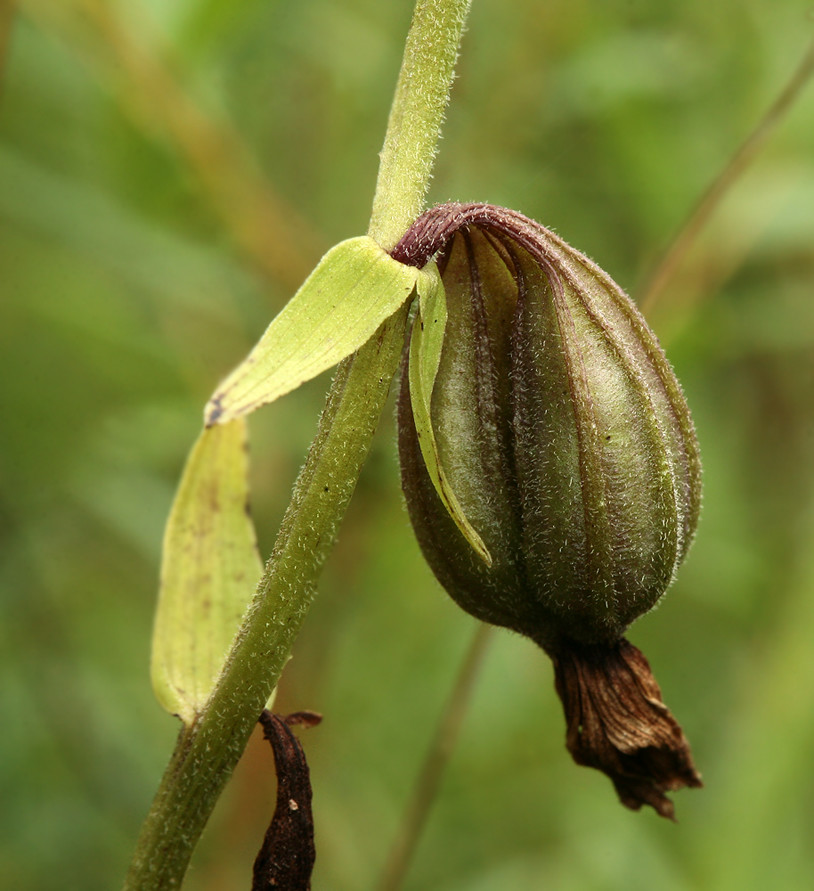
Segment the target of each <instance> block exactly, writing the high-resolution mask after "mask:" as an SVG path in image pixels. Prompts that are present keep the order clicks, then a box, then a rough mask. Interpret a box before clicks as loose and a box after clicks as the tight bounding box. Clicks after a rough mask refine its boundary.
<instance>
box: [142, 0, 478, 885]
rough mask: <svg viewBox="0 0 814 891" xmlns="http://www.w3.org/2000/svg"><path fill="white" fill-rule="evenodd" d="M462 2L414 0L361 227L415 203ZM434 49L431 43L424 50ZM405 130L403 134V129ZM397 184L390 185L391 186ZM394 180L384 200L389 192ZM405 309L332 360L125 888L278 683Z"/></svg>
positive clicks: (200, 802) (383, 389) (394, 219)
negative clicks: (219, 668) (306, 445)
mask: <svg viewBox="0 0 814 891" xmlns="http://www.w3.org/2000/svg"><path fill="white" fill-rule="evenodd" d="M468 9H469V0H418V3H417V4H416V8H415V12H414V15H413V21H412V24H411V26H410V33H409V35H408V39H407V44H406V46H405V52H404V61H403V64H402V69H401V73H400V75H399V80H398V85H397V87H396V97H395V100H394V104H393V108H394V110H396V109H398V112H397V113H395V112H394V113H393V114H391V117H390V121H389V124H388V129H387V134H386V136H385V146H384V149H383V151H382V161H381V169H380V173H379V179H378V183H377V190H376V197H375V199H374V210H373V214H372V218H371V223H370V229H369V232H370V233H371V235H373V236H374V237H375V238H377V239H378V240H379V241H380V243H381V244H382V245H383V246H384V247H390V246H392V245H394V244H395V243H396V241H397V240H398V238H399V237H400V235H401V234H402V233H403V231H404V229H405V228H406V226H407V225H409V223H410V222H412V218H413V217H412V216H411V214H415V213H417V211H418V210H419V209H420V208H421V206H422V203H423V200H424V196H425V194H426V190H427V187H428V185H429V178H430V171H431V162H427V158H428V157H429V158H431V157H432V155H433V154H434V151H435V144H436V142H437V139H438V135H439V132H440V126H441V121H442V118H443V112H444V109H445V107H446V103H447V99H448V95H449V89H450V86H451V83H452V74H453V69H454V64H455V59H456V57H457V52H458V45H459V41H460V38H461V33H462V31H463V24H464V21H465V18H466V15H467V12H468ZM430 48H431V50H430ZM405 129H407V130H408V131H409V133H410V140H409V141H408V140H407V139H406V138H405V136H404V130H405ZM394 183H395V184H399V185H398V187H395V186H393V185H392V184H394ZM390 188H394V189H395V191H394V195H393V199H392V201H391V200H390V199H389V198H388V197H387V194H384V195H382V194H381V193H382V191H384V192H385V193H387V192H388V190H389V189H390ZM406 319H407V307H405V308H404V309H403V310H401V311H399V312H398V313H397V314H396V315H395V316H393V317H392V318H391V319H390V320H389V321H388V322H386V323H385V324H384V325H383V326H382V327H381V328H380V329H379V332H378V333H377V334H376V335H374V337H373V338H372V339H371V340H370V341H369V342H368V343H367V344H366V345H365V346H364V347H362V349H360V350H359V351H358V352H357V353H356V355H355V356H354V357H352V358H351V359H350V360H347V361H345V362H344V363H342V365H340V367H339V370H338V372H337V374H336V377H335V379H334V382H333V384H332V386H331V390H330V393H329V395H328V401H327V404H326V407H325V411H324V412H323V415H322V418H321V419H320V424H319V429H318V431H317V435H316V438H315V439H314V442H313V444H312V446H311V449H310V451H309V453H308V458H307V459H306V463H305V466H304V467H303V469H302V472H301V473H300V476H299V478H298V480H297V483H296V485H295V488H294V494H293V497H292V500H291V504H290V505H289V507H288V510H287V512H286V516H285V518H284V520H283V524H282V527H281V529H280V533H279V536H278V539H277V543H276V545H275V547H274V551H273V553H272V555H271V558H270V559H269V562H268V564H267V566H266V571H265V573H264V575H263V578H262V580H261V582H260V584H259V586H258V590H257V594H256V595H255V598H254V600H253V602H252V606H251V608H250V610H249V613H248V615H247V618H246V620H245V621H244V624H243V627H242V629H241V632H240V634H239V636H238V639H237V641H236V643H235V645H234V647H233V648H232V651H231V653H230V656H229V659H228V661H227V664H226V667H225V668H224V671H223V674H222V675H221V677H220V679H219V681H218V684H217V686H216V687H215V689H214V691H213V693H212V696H211V697H210V699H209V701H208V703H207V705H206V708H205V709H204V711H203V712H202V714H201V715H200V716H199V717H198V719H197V720H196V721H195V723H193V724H192V725H191V726H190V727H188V728H185V729H183V730H182V731H181V733H180V735H179V738H178V742H177V744H176V748H175V751H174V752H173V755H172V758H171V760H170V763H169V765H168V767H167V769H166V771H165V773H164V777H163V779H162V781H161V785H160V786H159V789H158V792H157V793H156V797H155V799H154V801H153V805H152V808H151V810H150V812H149V814H148V816H147V819H146V820H145V823H144V825H143V827H142V832H141V835H140V837H139V840H138V843H137V846H136V851H135V854H134V857H133V861H132V863H131V867H130V871H129V873H128V876H127V879H126V880H125V886H124V887H125V889H127V891H136V889H138V891H166V889H172V888H178V887H180V885H181V882H182V880H183V876H184V873H185V872H186V869H187V866H188V863H189V859H190V857H191V855H192V851H193V849H194V847H195V845H196V843H197V841H198V838H199V837H200V835H201V832H202V831H203V828H204V826H205V824H206V822H207V820H208V818H209V815H210V813H211V812H212V809H213V808H214V806H215V803H216V801H217V799H218V797H219V795H220V793H221V790H222V789H223V786H224V785H225V783H226V781H227V779H228V778H229V776H230V774H231V772H232V770H233V769H234V766H235V764H236V763H237V761H238V759H239V758H240V755H241V753H242V752H243V749H244V748H245V746H246V743H247V741H248V738H249V735H250V734H251V731H252V729H253V727H254V725H255V723H256V722H257V717H258V715H259V714H260V712H261V711H262V709H263V705H264V704H265V701H266V699H267V697H268V695H269V693H270V691H271V690H272V688H273V687H274V686H275V684H276V683H277V681H278V679H279V676H280V673H281V672H282V669H283V667H284V666H285V664H286V662H287V660H288V654H289V651H290V649H291V646H292V644H293V641H294V639H295V638H296V636H297V634H298V632H299V630H300V627H301V625H302V622H303V620H304V618H305V615H306V613H307V612H308V609H309V607H310V605H311V602H312V600H313V597H314V594H315V588H316V581H317V578H318V576H319V573H320V570H321V568H322V564H323V563H324V560H325V557H326V556H327V553H328V551H329V549H330V546H331V544H332V543H333V539H334V536H335V533H336V530H337V527H338V524H339V522H340V520H341V518H342V516H343V514H344V512H345V509H346V507H347V505H348V502H349V500H350V497H351V495H352V493H353V490H354V487H355V485H356V481H357V479H358V476H359V472H360V471H361V467H362V464H363V463H364V460H365V458H366V456H367V452H368V449H369V447H370V442H371V439H372V437H373V433H374V431H375V429H376V426H377V424H378V420H379V417H380V415H381V412H382V410H383V407H384V403H385V400H386V398H387V393H388V390H389V388H390V381H391V379H392V377H393V375H394V374H395V371H396V368H397V366H398V362H399V357H400V355H401V351H402V347H403V343H404V333H405V329H406Z"/></svg>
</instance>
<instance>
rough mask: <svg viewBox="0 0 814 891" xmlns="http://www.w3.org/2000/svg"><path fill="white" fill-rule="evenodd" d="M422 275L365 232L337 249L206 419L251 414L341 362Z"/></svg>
mask: <svg viewBox="0 0 814 891" xmlns="http://www.w3.org/2000/svg"><path fill="white" fill-rule="evenodd" d="M422 276H423V273H420V272H419V271H418V270H417V269H415V268H411V267H409V266H404V265H402V264H401V263H397V262H396V261H395V260H393V259H392V257H390V256H389V255H388V254H387V253H385V251H383V250H382V249H381V248H380V247H379V246H378V245H377V244H376V242H375V241H373V239H372V238H369V237H368V236H365V235H363V236H360V237H359V238H351V239H349V240H348V241H342V242H340V243H339V244H337V245H336V246H335V247H333V248H331V250H329V251H328V253H327V254H325V256H324V257H323V258H322V260H320V262H319V264H318V265H317V267H316V269H314V271H313V272H312V273H311V275H309V276H308V278H307V279H306V280H305V282H304V284H303V285H302V287H301V288H300V289H299V291H297V293H296V294H295V295H294V296H293V297H292V298H291V300H290V301H289V302H288V303H287V304H286V306H285V308H284V309H283V310H282V312H280V314H279V315H278V316H277V317H276V318H275V319H274V320H273V321H272V323H271V324H270V325H269V326H268V328H267V329H266V332H265V334H264V335H263V336H262V338H261V339H260V341H259V343H258V344H257V346H255V348H254V349H253V350H252V351H251V353H250V354H249V356H248V357H247V358H246V359H245V361H244V362H243V363H242V364H241V365H239V366H238V367H237V368H236V369H235V370H234V371H233V372H232V373H231V374H230V375H229V377H227V378H226V380H225V381H223V383H222V384H221V385H220V386H219V387H218V389H217V390H216V392H215V394H214V395H213V396H212V398H211V399H210V400H209V404H208V405H207V406H206V412H205V420H206V425H207V426H211V425H212V424H225V423H226V422H227V421H230V420H232V419H233V418H238V417H241V416H242V415H246V414H249V413H250V412H253V411H254V410H255V409H257V408H260V406H262V405H267V404H268V403H269V402H273V401H274V400H275V399H279V398H280V396H284V395H285V394H286V393H289V392H291V390H294V389H296V388H297V387H298V386H299V385H300V384H302V383H305V381H308V380H311V379H312V378H314V377H316V376H317V375H318V374H321V373H322V372H323V371H326V370H327V369H329V368H331V367H333V366H334V365H336V364H337V362H340V361H341V360H342V359H344V358H346V357H347V356H349V355H350V354H351V353H353V352H354V351H355V350H357V349H358V348H359V347H360V346H362V344H364V343H366V342H367V341H368V340H369V339H370V338H371V337H372V335H373V333H374V332H375V331H376V329H377V328H378V327H379V325H381V324H382V322H384V321H385V319H388V318H389V317H390V316H391V315H393V313H394V312H395V311H396V310H397V309H398V308H399V307H400V306H401V305H402V304H403V303H404V302H405V301H406V300H408V299H409V297H410V295H411V294H412V293H413V289H414V288H415V287H416V285H417V283H418V281H419V279H421V278H422Z"/></svg>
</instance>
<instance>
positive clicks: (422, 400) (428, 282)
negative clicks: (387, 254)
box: [409, 266, 492, 566]
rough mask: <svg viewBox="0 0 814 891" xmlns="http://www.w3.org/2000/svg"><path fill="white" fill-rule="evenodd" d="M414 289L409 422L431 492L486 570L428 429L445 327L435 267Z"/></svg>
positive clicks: (487, 558) (481, 547)
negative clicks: (411, 421)
mask: <svg viewBox="0 0 814 891" xmlns="http://www.w3.org/2000/svg"><path fill="white" fill-rule="evenodd" d="M417 288H418V297H419V307H418V312H417V313H416V317H415V320H414V322H413V333H412V336H411V338H410V365H409V377H410V381H409V382H410V399H411V401H412V404H413V419H414V420H415V426H416V431H417V433H418V442H419V444H420V446H421V455H422V457H423V458H424V464H425V465H426V467H427V472H428V473H429V475H430V479H431V480H432V483H433V485H434V486H435V491H436V492H437V493H438V497H439V498H440V499H441V501H442V502H443V503H444V506H445V507H446V509H447V511H448V512H449V515H450V516H451V517H452V519H453V520H454V521H455V524H456V525H457V527H458V528H459V529H460V530H461V533H462V534H463V536H464V538H465V539H466V540H467V541H468V542H469V544H470V545H472V547H473V548H474V549H475V551H476V553H477V554H478V556H479V557H480V558H481V559H482V560H483V561H484V562H485V563H486V564H487V566H491V565H492V557H491V555H490V554H489V551H488V550H487V548H486V545H485V544H484V543H483V540H482V539H481V537H480V535H478V533H477V532H476V531H475V529H474V528H473V527H472V524H471V523H470V522H469V520H467V518H466V515H465V514H464V511H463V508H462V507H461V505H460V502H459V501H458V499H457V497H456V496H455V492H454V491H453V490H452V486H451V484H450V482H449V479H448V478H447V475H446V474H445V473H444V468H443V466H442V463H441V456H440V454H439V450H438V442H437V440H436V438H435V433H434V431H433V428H432V416H431V405H432V391H433V387H434V386H435V377H436V375H437V374H438V365H439V362H440V361H441V348H442V346H443V343H444V329H445V327H446V323H447V302H446V294H445V292H444V285H443V283H442V282H441V277H440V276H439V275H438V270H437V269H436V268H435V266H431V267H427V268H426V269H425V270H423V271H422V273H421V275H420V276H419V279H418V282H417Z"/></svg>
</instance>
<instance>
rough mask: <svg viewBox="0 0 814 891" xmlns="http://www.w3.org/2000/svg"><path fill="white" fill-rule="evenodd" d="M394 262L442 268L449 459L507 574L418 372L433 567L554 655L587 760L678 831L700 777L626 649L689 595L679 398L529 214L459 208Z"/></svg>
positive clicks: (687, 472) (439, 392)
mask: <svg viewBox="0 0 814 891" xmlns="http://www.w3.org/2000/svg"><path fill="white" fill-rule="evenodd" d="M393 256H394V257H395V258H396V259H397V260H399V261H401V262H403V263H407V264H410V265H414V266H424V265H425V264H426V263H427V262H428V261H429V260H430V259H432V258H433V257H435V258H436V259H437V262H438V268H439V270H440V272H441V278H442V281H443V284H444V289H445V292H446V301H447V312H448V318H447V322H446V330H445V335H444V341H443V348H442V351H441V357H440V364H439V367H438V371H437V376H436V378H435V384H434V388H433V391H432V402H431V421H432V428H433V431H434V435H435V442H436V444H437V456H438V462H439V464H440V466H441V467H442V468H443V472H444V474H445V475H446V480H447V482H448V484H449V485H450V486H451V489H452V490H453V491H454V493H455V495H456V496H457V500H458V502H459V504H460V508H461V510H462V512H463V514H464V515H465V516H466V519H467V520H468V521H469V523H470V524H471V526H472V527H473V528H474V529H475V531H476V532H477V533H478V535H479V536H480V538H481V539H482V541H483V544H484V545H485V547H486V549H487V550H488V552H489V555H490V557H491V561H492V562H491V565H488V564H487V563H486V562H485V561H484V560H483V559H482V558H481V557H480V556H478V554H477V553H476V551H475V550H474V549H473V547H472V546H471V545H470V543H469V542H468V541H467V540H466V538H465V537H464V535H463V534H462V533H461V531H459V526H457V525H456V523H455V522H454V521H453V519H452V517H451V516H450V513H449V512H448V509H447V507H446V506H445V504H444V502H443V501H442V499H441V497H439V494H438V492H437V491H436V487H435V485H434V484H433V481H432V478H431V475H430V473H429V472H428V470H427V466H426V463H425V458H424V455H423V454H422V449H421V445H420V442H419V435H418V432H417V429H416V424H415V423H414V415H413V407H412V403H411V398H410V384H409V376H408V374H407V373H405V374H404V375H403V377H402V384H401V394H400V400H399V455H400V459H401V468H402V485H403V488H404V493H405V497H406V501H407V506H408V510H409V514H410V519H411V521H412V524H413V527H414V529H415V532H416V536H417V538H418V541H419V543H420V545H421V549H422V551H423V553H424V556H425V557H426V559H427V561H428V562H429V564H430V566H431V567H432V569H433V571H434V573H435V575H436V576H437V578H438V579H439V581H440V582H441V584H442V585H443V586H444V587H445V588H446V590H447V591H448V592H449V594H450V595H451V596H452V597H453V599H454V600H455V601H456V602H457V603H458V604H459V605H460V606H461V607H463V609H465V610H467V612H469V613H471V614H472V615H474V616H476V617H477V618H479V619H481V620H483V621H485V622H490V623H493V624H496V625H502V626H505V627H507V628H511V629H513V630H515V631H519V632H520V633H521V634H525V635H527V636H528V637H530V638H532V639H533V640H534V641H536V642H537V643H538V644H539V645H540V646H541V647H542V648H543V649H544V650H545V651H546V652H547V653H548V654H549V655H550V657H551V658H552V660H553V662H554V666H555V673H556V685H557V690H558V692H559V694H560V697H561V699H562V701H563V706H564V708H565V713H566V720H567V723H568V734H567V744H568V748H569V750H570V751H571V753H572V755H573V757H574V759H575V760H576V761H577V762H578V763H580V764H587V765H589V766H592V767H597V768H599V769H601V770H603V771H604V772H605V773H607V774H608V775H609V776H610V777H611V779H612V780H613V782H614V784H615V786H616V789H617V792H618V793H619V796H620V798H621V800H622V802H623V803H624V804H626V805H627V806H628V807H632V808H639V807H641V805H642V804H650V805H652V806H653V807H654V808H655V809H656V810H657V811H658V812H659V813H660V814H661V815H663V816H670V817H671V816H672V814H673V807H672V803H671V802H670V800H669V799H668V798H667V797H666V796H665V794H664V793H665V792H666V791H669V790H673V789H678V788H681V787H683V786H699V785H700V784H701V781H700V777H699V775H698V773H697V772H696V770H695V768H694V766H693V763H692V757H691V754H690V750H689V745H688V743H687V741H686V739H685V738H684V735H683V733H682V731H681V728H680V727H679V725H678V723H677V722H676V721H675V719H674V718H673V717H672V715H671V714H670V712H669V711H668V710H667V708H666V707H665V706H664V704H663V703H662V701H661V695H660V692H659V689H658V686H657V684H656V682H655V680H654V679H653V677H652V674H651V672H650V668H649V666H648V664H647V661H646V660H645V658H644V657H643V656H642V654H641V653H640V652H639V651H638V650H637V649H636V648H635V647H633V646H632V645H631V644H630V643H628V642H627V641H626V640H624V638H623V634H624V632H625V630H626V628H627V627H628V625H629V624H630V623H631V622H632V621H633V620H634V619H636V618H637V617H638V616H640V615H642V614H643V613H645V612H647V611H648V610H649V609H651V608H652V607H653V606H654V605H655V604H656V602H657V601H658V600H659V598H660V597H661V596H662V594H663V593H664V591H665V590H666V588H667V587H668V585H669V584H670V582H671V581H672V578H673V576H674V574H675V571H676V568H677V567H678V565H679V563H680V562H681V560H682V559H683V557H684V555H685V553H686V551H687V548H688V547H689V544H690V541H691V539H692V536H693V534H694V532H695V528H696V524H697V521H698V511H699V505H700V489H701V484H700V478H701V473H700V459H699V454H698V444H697V441H696V438H695V432H694V429H693V424H692V419H691V417H690V413H689V410H688V408H687V404H686V402H685V400H684V397H683V395H682V393H681V388H680V386H679V384H678V381H677V380H676V378H675V375H674V374H673V371H672V369H671V368H670V365H669V363H668V362H667V359H666V358H665V356H664V353H663V352H662V350H661V348H660V346H659V345H658V342H657V340H656V337H655V335H654V334H653V333H652V332H651V331H650V329H649V328H648V327H647V325H646V323H645V321H644V319H643V318H642V316H641V315H640V314H639V312H638V311H637V310H636V308H635V307H634V306H633V304H632V303H631V301H630V299H629V298H628V297H627V295H626V294H625V293H624V292H623V291H622V290H621V289H620V288H619V287H618V285H616V284H615V283H614V282H613V281H612V279H611V278H610V277H609V276H608V275H606V274H605V273H604V272H603V271H602V270H601V269H600V268H599V267H597V266H596V265H595V264H594V263H592V262H591V261H590V260H588V259H587V258H586V257H584V256H583V255H582V254H580V253H579V252H578V251H575V250H574V249H573V248H571V247H569V246H568V245H567V244H566V243H565V242H564V241H562V239H560V238H559V237H558V236H556V235H555V234H554V233H552V232H550V231H549V230H547V229H544V228H543V227H542V226H540V225H539V224H537V223H535V222H534V221H532V220H529V219H528V218H526V217H524V216H522V215H521V214H518V213H515V212H513V211H510V210H506V209H504V208H499V207H493V206H490V205H483V204H470V205H461V204H446V205H441V206H439V207H435V208H433V209H431V210H429V211H428V212H427V213H425V214H424V215H423V216H422V217H421V218H420V219H419V220H418V221H417V222H416V223H415V224H414V225H413V226H412V227H411V228H410V230H409V231H408V232H407V233H406V235H405V236H404V238H403V239H402V241H401V242H400V243H399V244H398V245H397V247H396V248H395V249H394V251H393Z"/></svg>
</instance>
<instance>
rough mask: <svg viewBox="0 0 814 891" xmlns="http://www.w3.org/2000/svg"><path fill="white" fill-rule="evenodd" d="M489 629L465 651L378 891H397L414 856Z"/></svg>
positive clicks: (480, 631)
mask: <svg viewBox="0 0 814 891" xmlns="http://www.w3.org/2000/svg"><path fill="white" fill-rule="evenodd" d="M494 630H495V629H494V627H493V626H492V625H484V624H479V625H478V628H477V629H476V630H475V634H474V635H473V637H472V641H471V642H470V644H469V647H468V649H467V651H466V653H464V657H463V661H462V662H461V665H460V668H459V669H458V674H457V676H456V678H455V683H454V685H453V687H452V692H451V693H450V696H449V700H448V702H447V704H446V707H445V709H444V711H443V712H442V714H441V718H440V721H439V722H438V726H437V727H436V730H435V736H434V737H433V740H432V742H431V743H430V746H429V749H427V754H426V756H425V757H424V763H423V764H422V765H421V771H420V773H419V775H418V778H417V779H416V782H415V786H414V788H413V795H412V798H411V799H410V803H409V805H408V806H407V810H406V811H405V814H404V819H403V820H402V824H401V827H400V828H399V831H398V835H397V836H396V840H395V842H394V844H393V847H392V848H391V849H390V854H389V856H388V858H387V862H386V863H385V867H384V871H383V872H382V877H381V880H380V882H379V885H378V889H379V891H398V889H399V888H401V886H402V884H403V883H404V879H405V878H406V877H407V871H408V869H409V868H410V861H411V860H412V858H413V855H414V854H415V851H416V848H417V847H418V842H419V840H420V838H421V833H422V831H423V829H424V826H425V825H426V823H427V818H428V817H429V814H430V809H431V808H432V805H433V802H434V801H435V798H436V796H437V794H438V790H439V788H440V786H441V779H442V777H443V775H444V770H445V769H446V766H447V764H448V763H449V759H450V758H451V757H452V752H453V750H454V748H455V744H456V743H457V741H458V737H459V736H460V733H461V728H462V726H463V722H464V718H465V717H466V712H467V709H468V708H469V703H470V700H471V698H472V693H473V692H474V690H475V683H476V681H477V678H478V672H479V671H480V667H481V665H482V664H483V660H484V657H485V656H486V652H487V650H488V648H489V642H490V641H491V639H492V635H493V632H494Z"/></svg>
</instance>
